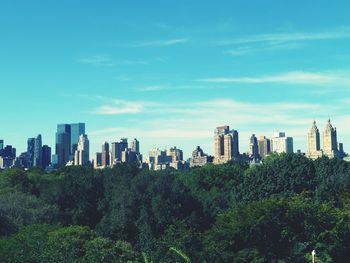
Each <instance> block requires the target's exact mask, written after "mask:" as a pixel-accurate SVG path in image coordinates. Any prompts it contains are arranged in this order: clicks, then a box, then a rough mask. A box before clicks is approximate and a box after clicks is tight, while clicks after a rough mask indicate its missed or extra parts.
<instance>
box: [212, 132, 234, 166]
mask: <svg viewBox="0 0 350 263" xmlns="http://www.w3.org/2000/svg"><path fill="white" fill-rule="evenodd" d="M214 156H215V159H214V162H215V163H225V162H227V161H230V160H231V159H232V158H237V157H238V156H239V145H238V132H237V131H236V130H230V127H229V126H227V125H226V126H221V127H217V128H216V130H215V136H214Z"/></svg>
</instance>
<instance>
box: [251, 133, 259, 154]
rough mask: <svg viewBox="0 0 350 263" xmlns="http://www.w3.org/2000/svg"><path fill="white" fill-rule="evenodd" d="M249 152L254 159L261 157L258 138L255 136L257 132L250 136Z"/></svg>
mask: <svg viewBox="0 0 350 263" xmlns="http://www.w3.org/2000/svg"><path fill="white" fill-rule="evenodd" d="M249 154H250V158H252V159H254V160H258V159H259V147H258V139H257V138H256V137H255V134H253V135H252V136H251V137H250V144H249Z"/></svg>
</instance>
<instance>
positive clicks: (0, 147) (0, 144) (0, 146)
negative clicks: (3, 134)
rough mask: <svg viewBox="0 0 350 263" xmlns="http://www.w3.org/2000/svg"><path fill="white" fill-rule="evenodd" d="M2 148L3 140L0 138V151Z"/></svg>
mask: <svg viewBox="0 0 350 263" xmlns="http://www.w3.org/2000/svg"><path fill="white" fill-rule="evenodd" d="M3 149H4V140H0V151H2V150H3Z"/></svg>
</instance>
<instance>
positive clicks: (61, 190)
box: [0, 154, 350, 263]
mask: <svg viewBox="0 0 350 263" xmlns="http://www.w3.org/2000/svg"><path fill="white" fill-rule="evenodd" d="M177 249H178V250H177ZM313 249H316V251H317V260H318V261H317V262H340V263H342V262H348V261H349V258H350V163H347V162H345V161H342V160H337V159H328V158H321V159H318V160H316V161H311V160H309V159H307V158H305V157H304V156H302V155H296V154H283V155H273V156H270V157H269V158H268V159H267V160H266V161H265V162H264V164H263V165H259V166H253V167H249V166H248V165H247V164H246V163H245V162H242V161H233V162H230V163H227V164H224V165H207V166H204V167H202V168H194V169H191V170H190V171H189V172H184V173H181V172H177V171H175V170H173V169H169V170H165V171H160V172H150V171H145V170H140V169H139V168H137V167H136V165H134V164H120V165H117V166H116V167H114V168H113V169H105V170H98V171H96V170H93V169H91V168H90V167H86V168H82V167H67V168H64V169H62V170H60V171H57V172H55V173H51V174H46V173H45V172H44V171H42V170H38V169H33V170H29V171H22V170H17V169H9V170H6V171H2V172H1V173H0V262H128V261H129V262H144V261H148V262H151V261H153V262H185V261H186V260H187V261H188V259H186V257H187V256H188V257H189V258H190V259H191V261H192V262H256V263H258V262H280V263H282V262H297V263H298V262H300V263H301V262H310V260H311V254H310V252H311V251H312V250H313ZM174 251H175V252H176V251H178V253H175V252H174ZM182 252H183V253H184V254H185V255H187V256H185V255H184V254H182ZM181 254H182V255H181Z"/></svg>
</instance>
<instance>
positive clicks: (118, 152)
mask: <svg viewBox="0 0 350 263" xmlns="http://www.w3.org/2000/svg"><path fill="white" fill-rule="evenodd" d="M125 149H128V139H126V138H122V139H120V141H119V142H113V143H111V160H110V162H111V166H113V165H114V164H115V163H118V162H121V161H122V152H123V151H125Z"/></svg>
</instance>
